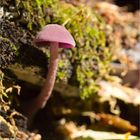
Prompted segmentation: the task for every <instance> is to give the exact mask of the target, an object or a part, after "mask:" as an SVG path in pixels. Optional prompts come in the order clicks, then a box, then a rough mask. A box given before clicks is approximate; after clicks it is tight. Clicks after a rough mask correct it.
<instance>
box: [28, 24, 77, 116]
mask: <svg viewBox="0 0 140 140" xmlns="http://www.w3.org/2000/svg"><path fill="white" fill-rule="evenodd" d="M34 42H35V44H36V45H38V46H42V45H43V46H46V47H47V46H48V45H49V46H50V64H49V70H48V74H47V79H46V80H45V83H44V86H43V88H42V91H41V93H40V94H39V95H38V97H37V98H36V99H35V100H34V102H33V104H32V105H31V106H30V107H31V108H30V114H32V112H36V111H37V110H38V109H40V108H43V107H44V106H45V105H46V103H47V101H48V99H49V97H50V95H51V93H52V90H53V86H54V83H55V78H56V71H57V66H58V60H59V52H58V50H59V48H72V47H74V46H75V41H74V39H73V37H72V35H71V34H70V33H69V32H68V30H67V29H66V28H65V27H63V26H61V25H57V24H48V25H46V26H45V27H44V28H43V29H42V31H40V32H39V33H38V35H37V36H36V38H35V40H34Z"/></svg>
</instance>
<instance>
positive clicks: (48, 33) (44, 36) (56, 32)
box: [34, 24, 75, 48]
mask: <svg viewBox="0 0 140 140" xmlns="http://www.w3.org/2000/svg"><path fill="white" fill-rule="evenodd" d="M34 41H35V44H37V45H39V46H41V45H49V44H50V43H51V42H58V43H59V47H60V48H72V47H74V46H75V41H74V39H73V37H72V35H71V34H70V33H69V32H68V30H67V29H66V28H65V27H63V26H61V25H58V24H48V25H46V26H45V27H44V28H43V29H42V30H41V31H40V32H39V33H38V34H37V36H36V38H35V40H34Z"/></svg>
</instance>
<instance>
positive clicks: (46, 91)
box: [37, 42, 59, 108]
mask: <svg viewBox="0 0 140 140" xmlns="http://www.w3.org/2000/svg"><path fill="white" fill-rule="evenodd" d="M58 49H59V43H57V42H51V43H50V66H49V70H48V74H47V79H46V81H45V83H44V86H43V88H42V91H41V93H40V95H39V97H38V103H37V104H38V105H39V108H43V107H44V106H45V105H46V102H47V101H48V99H49V97H50V96H51V93H52V90H53V87H54V83H55V79H56V72H57V66H58V59H59V55H58Z"/></svg>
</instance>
